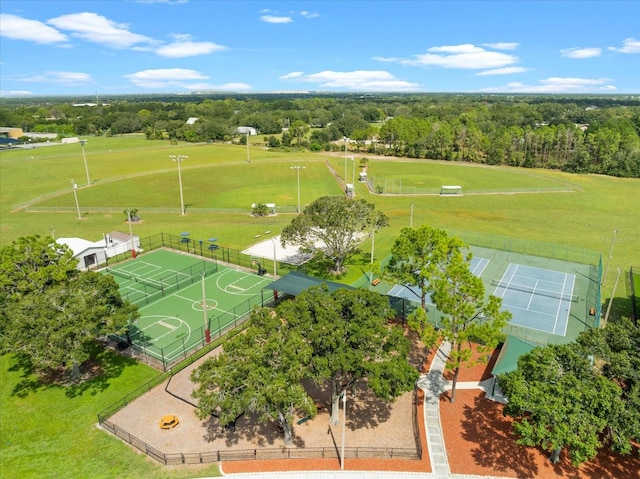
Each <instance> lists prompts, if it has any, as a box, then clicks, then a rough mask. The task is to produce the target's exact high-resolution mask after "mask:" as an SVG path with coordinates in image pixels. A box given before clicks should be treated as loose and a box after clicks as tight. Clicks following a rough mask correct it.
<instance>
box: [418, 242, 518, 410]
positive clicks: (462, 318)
mask: <svg viewBox="0 0 640 479" xmlns="http://www.w3.org/2000/svg"><path fill="white" fill-rule="evenodd" d="M429 289H430V291H431V299H432V300H433V302H434V304H435V306H436V308H437V309H438V311H440V312H441V313H442V314H443V318H442V319H441V326H440V329H439V333H440V336H441V337H442V338H443V339H444V340H445V341H449V343H450V344H451V352H450V354H449V361H448V362H447V365H446V367H447V368H448V369H451V370H452V371H453V381H452V387H451V402H454V401H455V397H456V384H457V382H458V375H459V373H460V368H461V367H462V366H463V365H464V364H468V363H469V362H470V361H471V360H472V349H471V346H472V344H476V345H477V349H478V352H480V353H487V352H491V351H493V350H494V349H495V348H496V347H497V346H498V344H499V343H500V342H501V341H503V340H504V334H503V333H502V329H503V328H504V327H505V326H506V325H507V323H508V322H509V319H510V318H511V313H510V312H508V311H502V310H501V309H500V308H501V306H502V299H501V298H498V297H496V296H494V295H490V296H489V297H488V298H486V297H485V289H484V283H483V282H482V279H480V278H479V277H477V276H475V275H474V274H473V273H472V272H471V270H470V269H469V261H468V259H467V258H464V257H463V255H462V254H461V253H459V254H454V255H452V256H451V258H450V260H449V262H447V263H446V265H445V268H444V270H443V271H441V272H437V273H436V274H435V275H434V276H433V277H432V278H431V281H430V283H429ZM486 357H487V356H486V355H485V354H482V355H481V356H480V359H478V361H484V360H486Z"/></svg>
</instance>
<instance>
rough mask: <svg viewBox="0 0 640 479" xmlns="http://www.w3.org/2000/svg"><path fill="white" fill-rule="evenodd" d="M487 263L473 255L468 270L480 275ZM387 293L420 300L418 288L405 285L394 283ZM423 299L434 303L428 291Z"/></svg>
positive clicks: (410, 299) (486, 260)
mask: <svg viewBox="0 0 640 479" xmlns="http://www.w3.org/2000/svg"><path fill="white" fill-rule="evenodd" d="M488 264H489V260H488V259H485V258H476V257H473V258H471V261H470V263H469V270H470V271H471V273H473V274H474V275H475V276H478V277H481V276H482V273H483V272H484V270H485V268H486V267H487V265H488ZM414 288H415V287H414ZM387 295H389V296H395V297H396V298H404V299H408V300H409V301H420V290H418V289H417V288H415V292H414V289H411V288H409V287H407V286H403V285H400V284H396V285H395V286H394V287H393V288H391V289H390V290H389V292H388V293H387ZM425 301H426V303H427V304H430V305H431V306H433V305H434V304H433V302H432V301H431V297H430V296H429V294H428V293H427V296H426V298H425Z"/></svg>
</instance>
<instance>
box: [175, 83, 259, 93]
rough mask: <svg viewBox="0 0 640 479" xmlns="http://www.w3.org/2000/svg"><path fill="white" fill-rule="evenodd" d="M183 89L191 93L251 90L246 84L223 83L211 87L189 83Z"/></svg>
mask: <svg viewBox="0 0 640 479" xmlns="http://www.w3.org/2000/svg"><path fill="white" fill-rule="evenodd" d="M184 87H185V88H187V89H188V90H191V91H211V90H217V91H248V90H251V85H248V84H246V83H235V82H231V83H223V84H222V85H212V84H211V83H191V84H188V85H184Z"/></svg>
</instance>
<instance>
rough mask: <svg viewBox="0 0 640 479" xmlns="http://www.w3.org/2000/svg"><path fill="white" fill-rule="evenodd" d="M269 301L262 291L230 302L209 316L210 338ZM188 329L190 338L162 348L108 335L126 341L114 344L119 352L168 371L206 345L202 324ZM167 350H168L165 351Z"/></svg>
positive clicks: (226, 331) (227, 329)
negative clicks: (197, 327) (234, 303)
mask: <svg viewBox="0 0 640 479" xmlns="http://www.w3.org/2000/svg"><path fill="white" fill-rule="evenodd" d="M272 304H274V299H273V297H272V296H269V297H268V299H266V300H265V299H264V296H263V295H261V294H258V295H255V296H253V297H251V298H249V299H247V300H246V301H245V302H243V303H241V304H239V305H236V306H234V307H233V308H232V309H231V310H230V311H225V312H224V313H221V314H219V315H218V316H216V317H213V318H210V320H209V327H210V338H211V340H212V341H215V340H216V339H219V338H221V337H222V336H224V335H225V334H227V333H228V332H229V331H231V330H234V329H237V328H239V327H241V326H242V325H243V324H244V323H245V322H246V321H247V320H248V319H249V314H250V313H251V311H252V310H253V309H254V308H256V307H258V306H260V307H265V306H271V305H272ZM192 333H193V334H191V335H190V338H191V340H188V339H187V338H185V337H182V338H179V339H176V340H175V341H174V342H172V343H171V344H168V345H167V346H165V347H164V348H159V347H157V346H154V345H152V344H148V345H142V344H136V343H129V342H128V341H127V340H126V339H125V338H123V337H120V336H116V335H112V339H114V340H115V341H116V342H117V343H118V345H126V347H118V349H120V352H121V354H124V355H126V356H129V357H132V358H135V359H137V360H139V361H142V362H144V363H145V364H148V365H149V366H152V367H156V368H158V369H160V370H162V371H168V370H169V369H171V368H172V367H173V366H174V365H176V364H178V363H180V362H182V361H183V360H185V359H187V358H188V357H189V355H190V354H192V353H193V352H195V351H197V350H199V349H201V348H204V347H205V346H206V345H207V343H206V335H205V328H204V325H203V326H200V328H199V329H196V330H193V331H192ZM167 351H170V352H171V353H170V354H168V353H167Z"/></svg>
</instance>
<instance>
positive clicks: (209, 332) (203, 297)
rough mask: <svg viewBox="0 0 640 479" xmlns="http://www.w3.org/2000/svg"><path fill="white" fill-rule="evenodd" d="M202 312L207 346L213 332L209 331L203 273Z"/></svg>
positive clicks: (203, 274) (203, 275)
mask: <svg viewBox="0 0 640 479" xmlns="http://www.w3.org/2000/svg"><path fill="white" fill-rule="evenodd" d="M201 275H202V311H203V314H204V340H205V341H206V343H207V344H209V343H210V342H211V331H210V330H209V318H208V317H207V290H206V288H205V285H204V277H205V275H206V273H204V272H202V273H201Z"/></svg>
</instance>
